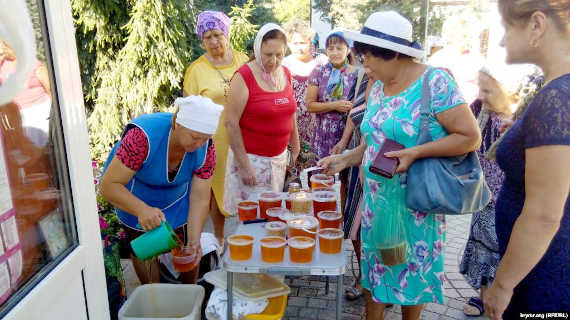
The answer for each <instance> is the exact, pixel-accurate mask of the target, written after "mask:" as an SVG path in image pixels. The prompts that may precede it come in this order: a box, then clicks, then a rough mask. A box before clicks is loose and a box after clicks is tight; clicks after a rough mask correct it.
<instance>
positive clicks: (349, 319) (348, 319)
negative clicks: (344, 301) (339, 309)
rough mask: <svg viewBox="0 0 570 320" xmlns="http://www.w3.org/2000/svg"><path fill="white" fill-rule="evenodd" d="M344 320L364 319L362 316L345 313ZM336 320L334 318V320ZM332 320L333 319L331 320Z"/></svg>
mask: <svg viewBox="0 0 570 320" xmlns="http://www.w3.org/2000/svg"><path fill="white" fill-rule="evenodd" d="M335 315H336V314H335ZM341 317H342V319H343V320H362V319H363V317H362V316H361V315H357V314H351V313H343V314H342V315H341ZM333 319H334V318H333ZM331 320H332V319H331Z"/></svg>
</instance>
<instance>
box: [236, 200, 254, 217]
mask: <svg viewBox="0 0 570 320" xmlns="http://www.w3.org/2000/svg"><path fill="white" fill-rule="evenodd" d="M238 216H239V220H240V221H249V220H255V219H257V202H255V201H242V202H240V203H238Z"/></svg>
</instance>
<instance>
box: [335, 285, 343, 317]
mask: <svg viewBox="0 0 570 320" xmlns="http://www.w3.org/2000/svg"><path fill="white" fill-rule="evenodd" d="M343 278H344V275H343V274H340V275H338V276H337V277H336V320H340V319H342V292H343V285H344V281H343Z"/></svg>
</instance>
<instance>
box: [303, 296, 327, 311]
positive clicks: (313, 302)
mask: <svg viewBox="0 0 570 320" xmlns="http://www.w3.org/2000/svg"><path fill="white" fill-rule="evenodd" d="M307 300H308V303H307V306H309V307H311V308H320V309H325V308H326V307H327V305H328V302H327V300H325V299H319V298H307Z"/></svg>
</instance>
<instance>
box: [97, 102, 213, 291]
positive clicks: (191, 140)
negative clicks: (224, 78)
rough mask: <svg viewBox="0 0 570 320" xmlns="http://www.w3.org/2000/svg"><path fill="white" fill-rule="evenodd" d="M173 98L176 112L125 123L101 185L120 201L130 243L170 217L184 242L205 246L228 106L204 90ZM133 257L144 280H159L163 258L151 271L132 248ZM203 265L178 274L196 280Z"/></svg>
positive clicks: (185, 279) (118, 205)
mask: <svg viewBox="0 0 570 320" xmlns="http://www.w3.org/2000/svg"><path fill="white" fill-rule="evenodd" d="M174 104H175V105H177V106H178V108H179V109H178V111H176V112H175V113H174V114H172V113H152V114H144V115H141V116H139V117H137V118H135V119H133V120H132V121H131V122H130V123H129V124H128V125H127V126H126V128H125V130H124V132H123V136H122V138H121V140H120V141H119V142H117V143H116V144H115V147H114V148H113V150H112V151H111V153H110V154H109V157H108V159H107V163H106V164H105V168H104V173H103V177H102V178H101V185H100V190H101V195H103V197H105V199H107V201H109V202H110V203H111V204H112V205H113V206H114V207H115V211H116V212H117V217H118V218H119V220H120V221H121V224H122V225H123V227H124V229H125V233H126V241H127V242H128V243H130V242H131V241H132V240H134V239H135V238H137V237H138V236H140V235H141V234H143V233H144V232H146V231H149V230H152V229H154V228H157V227H159V226H160V225H161V223H162V222H163V221H167V222H168V224H170V226H171V227H172V229H173V230H174V232H176V234H177V235H178V236H179V238H180V240H182V241H183V242H184V244H185V245H187V246H191V247H194V248H195V250H197V252H200V235H201V233H202V228H203V227H204V223H205V222H206V218H207V217H208V211H209V206H210V188H211V180H210V179H211V177H212V174H213V171H214V167H215V166H216V152H215V147H214V144H213V142H212V140H211V138H212V135H213V134H214V133H215V132H216V128H217V126H218V119H219V118H220V115H221V113H222V110H223V107H222V106H220V105H218V104H215V103H214V102H213V101H212V100H211V99H209V98H206V97H201V96H189V97H186V98H177V99H176V101H175V102H174ZM197 256H201V254H198V255H197ZM131 260H132V262H133V266H134V268H135V272H136V273H137V276H138V277H139V280H140V281H141V283H150V282H158V281H159V279H160V278H159V272H158V270H159V268H158V259H156V258H153V259H152V262H151V264H150V270H152V273H151V272H150V270H149V268H148V264H146V263H145V261H142V260H139V259H138V258H137V257H136V256H135V255H134V254H132V253H131ZM198 271H199V265H198V266H196V267H195V268H194V269H193V270H190V271H188V272H182V273H181V274H180V278H179V279H180V281H181V282H183V283H195V282H196V280H197V277H198Z"/></svg>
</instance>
